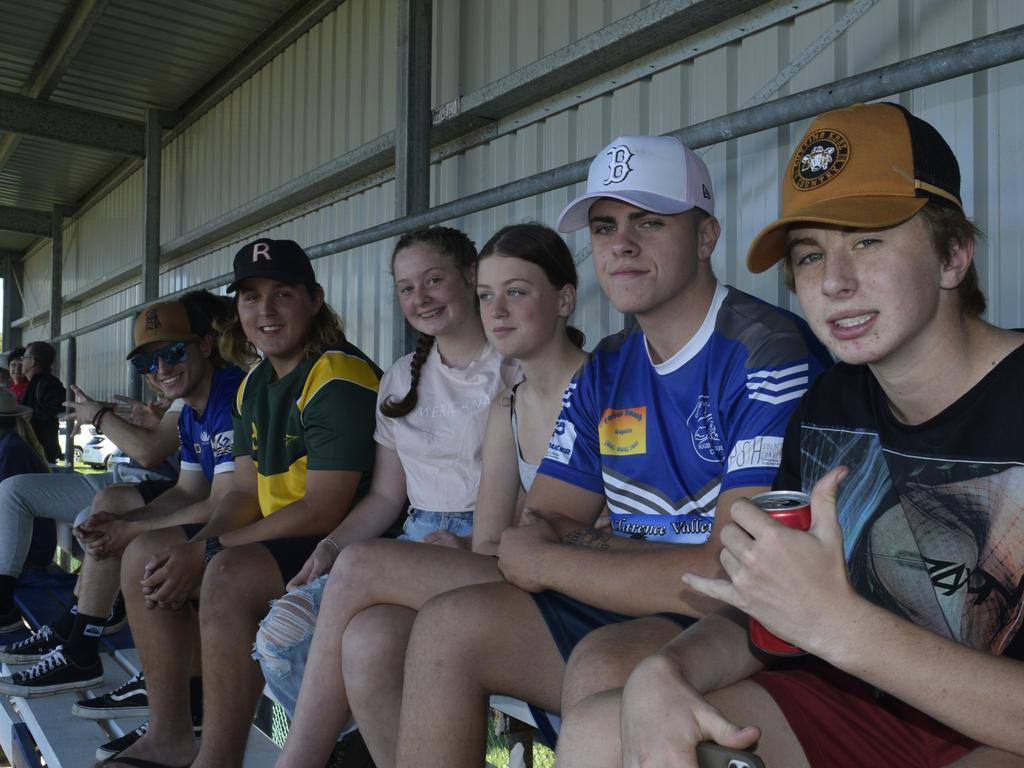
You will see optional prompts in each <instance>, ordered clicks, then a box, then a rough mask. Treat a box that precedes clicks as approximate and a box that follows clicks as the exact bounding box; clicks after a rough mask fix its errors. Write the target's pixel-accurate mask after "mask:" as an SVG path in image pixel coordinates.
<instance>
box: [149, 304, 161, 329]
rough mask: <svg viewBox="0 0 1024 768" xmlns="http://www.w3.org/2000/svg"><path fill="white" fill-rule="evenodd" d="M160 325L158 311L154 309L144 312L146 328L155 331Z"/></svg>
mask: <svg viewBox="0 0 1024 768" xmlns="http://www.w3.org/2000/svg"><path fill="white" fill-rule="evenodd" d="M159 327H160V313H159V312H157V311H156V310H155V309H150V310H147V312H146V330H147V331H155V330H157V329H158V328H159Z"/></svg>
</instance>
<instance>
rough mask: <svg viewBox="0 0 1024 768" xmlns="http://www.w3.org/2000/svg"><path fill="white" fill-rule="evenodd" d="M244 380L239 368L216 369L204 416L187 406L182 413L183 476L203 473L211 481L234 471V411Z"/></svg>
mask: <svg viewBox="0 0 1024 768" xmlns="http://www.w3.org/2000/svg"><path fill="white" fill-rule="evenodd" d="M244 377H245V373H244V372H243V371H242V369H240V368H235V367H231V368H215V369H214V371H213V380H212V381H211V382H210V396H209V397H208V398H207V400H206V408H204V409H203V413H202V416H197V415H196V412H195V411H194V410H192V406H190V405H188V404H186V405H185V407H184V408H183V409H182V411H181V416H180V417H179V418H178V439H179V440H180V441H181V471H182V472H198V471H201V472H202V473H203V474H204V475H206V479H207V480H211V481H212V480H213V476H214V475H215V474H220V473H221V472H233V471H234V469H235V459H234V455H233V454H232V449H233V446H234V434H235V432H234V425H233V422H232V420H231V408H232V406H233V405H234V402H235V393H236V392H237V391H238V385H239V384H241V383H242V379H243V378H244Z"/></svg>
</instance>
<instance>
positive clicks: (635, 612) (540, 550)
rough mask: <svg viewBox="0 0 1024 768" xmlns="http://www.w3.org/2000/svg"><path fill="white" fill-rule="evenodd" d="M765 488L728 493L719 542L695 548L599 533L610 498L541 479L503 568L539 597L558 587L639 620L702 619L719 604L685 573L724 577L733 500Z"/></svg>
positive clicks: (513, 532) (721, 508)
mask: <svg viewBox="0 0 1024 768" xmlns="http://www.w3.org/2000/svg"><path fill="white" fill-rule="evenodd" d="M762 490H765V489H763V488H734V489H730V490H728V491H726V492H725V493H723V494H722V495H721V496H720V497H719V499H718V503H717V506H716V512H715V524H714V528H713V530H712V533H711V538H710V539H709V540H708V542H707V543H706V544H704V545H700V546H692V545H680V544H664V543H660V542H648V541H643V540H636V539H627V538H624V537H620V536H614V535H612V534H611V533H610V532H609V531H605V530H603V529H594V528H593V523H594V521H595V520H596V519H597V516H598V514H600V512H601V509H602V508H603V506H604V500H605V499H604V496H602V495H601V494H597V493H593V492H591V491H588V490H585V489H583V488H579V487H577V486H574V485H571V484H569V483H566V482H563V481H561V480H556V479H555V478H552V477H548V476H546V475H537V479H536V480H535V481H534V484H533V487H532V488H531V489H530V493H529V495H528V496H527V500H526V506H527V511H526V513H525V515H524V518H525V520H524V522H525V525H522V526H519V527H517V528H510V529H508V530H507V531H506V532H505V533H504V534H503V535H502V537H501V544H500V546H499V547H498V557H499V560H498V565H499V568H500V569H501V571H502V574H503V575H504V576H505V578H506V579H507V580H508V581H510V582H512V583H513V584H515V585H516V586H519V587H521V588H522V589H526V590H528V591H531V592H537V591H541V590H544V589H552V590H556V591H558V592H562V593H564V594H567V595H569V596H570V597H574V598H576V599H577V600H581V601H582V602H585V603H588V604H591V605H596V606H599V607H601V608H604V609H606V610H611V611H617V612H619V613H624V614H627V615H631V616H644V615H650V614H654V613H659V612H673V613H685V614H688V615H691V616H702V615H704V614H705V613H706V612H708V611H709V610H712V609H714V608H715V607H716V606H717V605H719V603H718V602H717V601H716V600H713V599H710V598H707V597H705V596H703V595H700V594H698V593H696V592H694V591H693V590H691V589H689V588H687V587H686V585H684V584H683V583H682V582H680V581H679V575H680V574H681V573H682V572H684V571H693V572H695V573H700V574H704V575H709V576H710V575H717V574H719V573H721V566H720V565H719V562H718V553H719V551H720V549H721V542H720V532H721V530H722V528H723V526H724V525H725V524H726V523H728V522H729V520H731V516H730V511H729V510H730V508H731V505H732V502H733V501H734V500H735V499H737V498H739V497H741V496H750V495H753V494H755V493H759V492H760V491H762Z"/></svg>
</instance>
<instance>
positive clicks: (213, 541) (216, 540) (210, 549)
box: [203, 536, 224, 571]
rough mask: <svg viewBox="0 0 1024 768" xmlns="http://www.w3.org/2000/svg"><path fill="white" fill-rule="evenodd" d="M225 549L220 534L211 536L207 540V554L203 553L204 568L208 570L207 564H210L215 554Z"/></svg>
mask: <svg viewBox="0 0 1024 768" xmlns="http://www.w3.org/2000/svg"><path fill="white" fill-rule="evenodd" d="M223 549H224V545H223V544H221V543H220V537H219V536H211V537H210V538H208V539H207V540H206V554H205V555H203V570H204V571H205V570H206V566H208V565H209V564H210V561H211V560H213V558H214V556H215V555H216V554H217V553H218V552H220V551H222V550H223Z"/></svg>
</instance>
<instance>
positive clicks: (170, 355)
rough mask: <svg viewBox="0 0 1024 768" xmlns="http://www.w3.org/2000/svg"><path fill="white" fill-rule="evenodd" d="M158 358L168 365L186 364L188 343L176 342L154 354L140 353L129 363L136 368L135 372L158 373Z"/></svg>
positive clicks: (156, 350) (154, 351)
mask: <svg viewBox="0 0 1024 768" xmlns="http://www.w3.org/2000/svg"><path fill="white" fill-rule="evenodd" d="M157 358H160V359H162V360H163V361H164V362H165V363H167V364H168V365H177V364H178V363H183V362H185V361H186V360H188V342H187V341H175V342H174V343H172V344H168V345H167V346H166V347H160V349H154V350H153V351H152V352H139V354H137V355H134V356H133V357H132V359H131V360H129V361H128V362H130V363H131V364H132V365H134V366H135V370H137V371H138V372H139V373H141V374H143V375H145V374H148V373H153V372H155V371H156V367H157Z"/></svg>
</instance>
